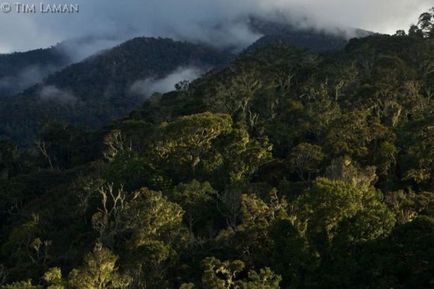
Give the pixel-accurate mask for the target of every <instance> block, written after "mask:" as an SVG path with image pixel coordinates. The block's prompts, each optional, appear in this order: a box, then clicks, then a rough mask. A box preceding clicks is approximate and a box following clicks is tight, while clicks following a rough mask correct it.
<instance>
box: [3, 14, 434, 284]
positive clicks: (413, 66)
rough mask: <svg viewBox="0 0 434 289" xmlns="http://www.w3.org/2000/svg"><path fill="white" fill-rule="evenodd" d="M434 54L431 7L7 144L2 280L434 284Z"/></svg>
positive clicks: (252, 59) (270, 50)
mask: <svg viewBox="0 0 434 289" xmlns="http://www.w3.org/2000/svg"><path fill="white" fill-rule="evenodd" d="M433 51H434V15H433V13H432V12H430V13H425V14H423V15H422V16H421V18H420V21H419V24H418V26H414V27H411V29H410V31H409V33H408V34H407V33H405V32H404V31H399V32H398V33H397V34H396V35H393V36H388V35H371V36H369V37H366V38H362V39H354V40H352V41H350V43H349V44H348V45H347V46H346V47H345V49H344V50H337V51H329V52H320V53H315V52H308V51H305V50H301V49H299V48H295V47H292V46H288V45H283V44H282V45H272V46H267V47H264V48H261V49H255V50H251V51H248V52H245V53H243V54H242V55H240V56H239V57H238V58H237V59H235V60H234V61H233V62H232V63H231V64H230V65H228V66H227V67H226V68H223V69H221V70H215V71H212V72H209V73H208V74H206V75H205V76H204V77H202V78H200V79H198V80H196V81H194V82H192V83H188V82H184V83H181V84H180V85H178V89H177V90H176V91H173V92H170V93H167V94H164V95H157V96H154V97H152V98H150V99H148V100H146V101H145V102H144V103H143V105H141V107H140V108H138V109H135V110H134V111H132V112H131V113H130V114H129V115H128V116H127V117H124V118H121V119H118V120H117V121H114V122H112V123H111V124H110V125H108V126H105V127H104V128H103V129H100V130H98V131H96V132H90V131H83V130H81V129H79V128H76V127H73V126H70V125H63V124H56V123H51V124H49V125H46V126H45V127H44V130H43V131H41V133H40V134H39V137H38V142H37V145H36V147H35V148H34V149H26V150H22V149H18V148H17V146H16V145H15V144H13V143H12V142H11V141H8V140H2V141H1V142H0V219H1V220H2V222H1V227H0V244H1V247H0V286H2V289H39V288H50V289H62V288H68V289H69V288H71V289H96V288H98V289H103V288H110V289H117V288H134V289H135V288H152V289H154V288H155V289H158V288H161V289H163V288H164V289H165V288H173V289H178V288H179V289H193V288H197V289H278V288H291V289H293V288H303V289H304V288H306V289H314V288H315V289H320V288H321V289H325V288H330V289H331V288H352V289H353V288H360V289H362V288H363V289H368V288H376V289H390V288H395V289H404V288H412V289H417V288H420V289H427V288H434V274H433V272H434V247H433V244H434V98H433V96H434V54H433ZM132 55H135V54H134V53H132ZM129 56H131V55H129ZM116 59H118V58H116ZM122 59H124V61H127V59H129V57H125V58H122ZM128 61H136V60H134V59H133V60H128ZM114 67H117V68H118V69H121V67H122V65H120V64H119V66H116V65H115V66H114ZM71 69H72V68H71ZM76 69H77V68H76ZM83 69H84V70H87V68H83ZM89 69H90V68H89ZM72 71H74V70H72ZM106 73H109V72H106ZM125 73H126V74H127V75H126V76H125V77H126V79H128V73H129V72H128V71H125ZM131 73H132V74H134V73H138V72H131ZM143 73H144V72H143ZM81 75H82V74H80V75H78V74H77V75H75V74H73V73H72V72H71V74H65V78H64V79H63V80H62V81H64V83H65V85H66V84H68V83H73V82H74V80H75V79H76V78H79V77H83V76H81ZM143 76H144V75H141V77H143ZM101 77H102V78H103V79H106V78H108V79H110V74H108V75H101ZM56 81H60V80H56ZM110 81H114V80H113V79H110ZM120 81H122V80H120ZM56 83H57V82H56ZM59 83H61V82H59ZM83 89H84V88H83ZM86 90H87V89H86ZM96 90H97V86H95V91H96ZM91 92H92V90H91V89H89V93H91Z"/></svg>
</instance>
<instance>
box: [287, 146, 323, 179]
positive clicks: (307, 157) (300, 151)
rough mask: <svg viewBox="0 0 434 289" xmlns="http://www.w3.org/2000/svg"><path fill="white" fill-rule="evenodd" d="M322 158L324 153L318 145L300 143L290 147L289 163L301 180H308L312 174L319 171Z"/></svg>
mask: <svg viewBox="0 0 434 289" xmlns="http://www.w3.org/2000/svg"><path fill="white" fill-rule="evenodd" d="M323 159H324V154H323V152H322V148H321V147H320V146H318V145H312V144H309V143H301V144H299V145H297V146H296V147H295V148H293V149H292V152H291V154H290V155H289V165H290V167H291V169H292V170H294V171H295V172H296V173H297V175H298V177H299V178H300V179H301V180H302V181H304V182H310V181H311V178H312V174H315V173H318V172H319V167H320V164H321V162H322V160H323Z"/></svg>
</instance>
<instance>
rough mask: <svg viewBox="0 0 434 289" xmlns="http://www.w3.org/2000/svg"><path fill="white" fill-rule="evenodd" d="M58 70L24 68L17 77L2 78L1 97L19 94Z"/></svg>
mask: <svg viewBox="0 0 434 289" xmlns="http://www.w3.org/2000/svg"><path fill="white" fill-rule="evenodd" d="M57 69H58V67H56V66H52V65H45V66H44V65H30V66H27V67H24V68H23V69H22V70H21V71H19V73H17V74H16V75H13V76H6V77H2V78H0V97H1V96H2V95H12V94H15V93H18V92H20V91H22V90H24V89H26V88H28V87H30V86H32V85H33V84H36V83H38V82H40V81H41V80H43V78H44V77H46V76H47V75H48V74H50V73H52V72H54V71H56V70H57Z"/></svg>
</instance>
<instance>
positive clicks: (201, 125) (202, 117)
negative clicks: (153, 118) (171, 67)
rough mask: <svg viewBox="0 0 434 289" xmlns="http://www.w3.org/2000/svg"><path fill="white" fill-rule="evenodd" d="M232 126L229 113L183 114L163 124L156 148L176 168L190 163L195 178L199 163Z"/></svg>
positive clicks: (190, 169) (160, 157) (188, 166)
mask: <svg viewBox="0 0 434 289" xmlns="http://www.w3.org/2000/svg"><path fill="white" fill-rule="evenodd" d="M231 129H232V120H231V118H230V116H229V115H226V114H213V113H209V112H206V113H201V114H196V115H189V116H183V117H180V118H178V119H176V120H175V121H173V122H169V123H163V124H162V125H161V135H160V137H159V139H157V141H156V143H155V147H154V151H155V153H156V154H157V155H158V157H159V160H160V161H169V163H171V165H172V169H175V171H177V170H179V169H182V168H185V167H183V166H185V165H186V166H187V168H189V172H190V173H191V175H192V176H193V177H194V175H195V173H196V168H197V166H198V165H199V164H200V162H201V161H202V158H203V157H204V156H205V154H206V153H207V152H208V151H209V150H210V149H211V147H212V143H213V141H214V140H215V139H216V138H217V137H219V136H221V135H224V134H227V133H229V132H230V131H231ZM180 174H181V173H180ZM183 175H185V173H184V174H183Z"/></svg>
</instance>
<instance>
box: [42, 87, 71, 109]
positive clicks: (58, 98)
mask: <svg viewBox="0 0 434 289" xmlns="http://www.w3.org/2000/svg"><path fill="white" fill-rule="evenodd" d="M39 98H40V100H42V101H49V102H52V101H53V102H57V103H60V104H63V105H73V104H75V103H76V102H77V98H76V97H75V96H74V95H73V94H72V93H70V92H67V91H64V90H61V89H59V88H57V87H56V86H54V85H48V86H44V87H42V89H41V90H40V92H39Z"/></svg>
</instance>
